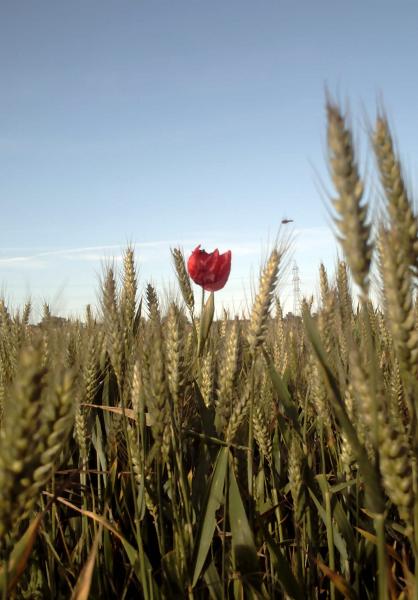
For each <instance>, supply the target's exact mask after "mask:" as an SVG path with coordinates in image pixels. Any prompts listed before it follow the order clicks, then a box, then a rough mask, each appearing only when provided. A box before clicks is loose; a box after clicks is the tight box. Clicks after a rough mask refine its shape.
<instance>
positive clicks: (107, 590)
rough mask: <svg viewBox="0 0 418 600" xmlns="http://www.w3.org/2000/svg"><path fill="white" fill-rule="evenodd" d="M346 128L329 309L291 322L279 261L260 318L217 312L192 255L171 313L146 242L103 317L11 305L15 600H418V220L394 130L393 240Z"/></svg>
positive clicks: (3, 428) (179, 260)
mask: <svg viewBox="0 0 418 600" xmlns="http://www.w3.org/2000/svg"><path fill="white" fill-rule="evenodd" d="M327 114H328V144H329V161H330V172H331V176H332V179H333V183H334V187H335V198H334V199H333V201H332V202H333V206H334V209H335V220H336V225H337V227H338V233H339V236H340V239H341V244H342V249H343V251H344V256H345V259H344V261H342V260H341V261H340V262H339V263H338V265H337V269H336V274H335V278H334V279H333V280H331V279H329V277H328V274H327V272H326V270H325V268H324V267H323V266H322V265H321V266H320V270H319V281H320V291H321V301H320V304H319V307H318V310H317V311H316V312H315V313H314V314H313V313H312V302H311V300H309V299H307V300H304V301H303V303H302V307H301V315H302V316H301V317H299V316H294V315H288V316H287V317H284V316H283V314H282V308H281V304H280V299H279V297H278V296H277V292H276V283H277V277H278V275H279V273H280V269H281V267H282V264H283V260H284V253H285V248H284V247H283V246H280V245H279V246H278V247H276V248H273V250H272V252H271V254H270V257H269V259H268V260H267V262H266V264H265V265H264V268H263V270H262V273H261V275H260V283H259V289H258V294H257V296H256V298H255V300H254V304H253V307H252V310H251V314H250V315H248V319H241V320H239V319H233V318H230V316H229V315H228V314H225V317H224V319H223V320H221V321H214V320H213V315H214V302H215V300H216V293H215V294H214V293H211V294H210V295H208V296H207V299H206V302H205V304H204V307H203V309H202V311H200V310H199V309H198V308H196V305H199V306H200V295H199V297H197V298H196V301H195V296H194V292H193V288H192V286H191V282H190V279H189V275H188V273H187V270H186V266H185V261H184V257H183V255H182V252H181V251H180V250H179V249H174V250H173V252H172V254H173V256H172V258H173V262H174V265H175V268H176V272H177V276H178V282H179V289H180V292H181V302H178V301H173V302H172V303H171V304H170V305H169V306H168V307H167V309H166V310H164V311H163V310H162V308H161V306H160V303H159V299H158V295H157V292H156V290H155V289H154V288H153V287H152V286H151V285H148V286H147V288H146V293H145V294H144V298H143V299H139V298H138V288H137V286H138V282H137V275H136V269H135V261H134V253H133V250H132V249H131V248H128V249H127V250H126V252H125V260H124V268H123V273H122V274H121V281H120V285H118V275H117V274H116V273H115V272H114V271H113V269H112V268H108V269H107V271H106V273H105V275H104V277H103V283H102V291H101V307H100V315H99V317H97V318H95V317H94V316H93V313H92V311H91V310H90V308H89V307H88V308H87V311H86V316H85V319H84V320H83V321H63V320H59V319H56V318H55V317H53V316H52V315H51V314H50V312H49V309H48V307H47V306H45V310H44V317H43V319H42V322H41V324H40V325H38V326H33V325H31V324H30V304H28V305H27V306H26V307H25V308H24V309H23V310H22V311H20V312H18V313H16V314H11V313H10V312H9V311H8V309H7V307H6V305H5V304H4V302H1V303H0V432H1V433H0V435H1V437H0V559H1V561H2V562H1V568H0V590H1V593H2V598H3V599H5V598H13V597H16V598H24V599H29V598H34V599H35V598H39V599H44V598H52V599H60V598H74V599H78V600H81V599H85V598H87V597H90V598H127V599H129V598H145V599H147V600H148V599H151V598H153V599H158V598H179V599H181V598H189V599H192V598H196V599H200V598H202V599H205V598H213V599H226V598H254V599H255V598H266V599H268V598H295V599H297V600H303V599H306V598H332V599H334V598H341V597H345V598H360V599H363V598H365V599H367V598H370V599H373V598H378V599H379V600H382V599H386V598H418V585H417V584H416V564H418V562H417V559H418V474H417V456H418V453H417V448H418V426H417V425H418V421H417V403H418V379H417V376H418V318H417V317H418V305H417V303H416V301H415V285H416V276H417V273H418V227H417V219H416V215H415V213H414V210H413V205H412V202H411V201H410V199H409V197H408V191H407V188H406V186H405V184H404V179H403V175H402V170H401V166H400V164H399V162H398V159H397V156H396V154H395V151H394V148H393V144H392V139H391V134H390V130H389V127H388V124H387V121H386V119H385V117H384V116H382V115H380V116H378V118H377V122H376V127H375V130H374V132H373V135H372V145H373V150H374V153H375V155H376V162H377V168H378V172H379V175H380V179H381V184H382V191H383V195H384V198H385V206H384V212H383V213H382V219H381V223H380V224H379V225H378V226H376V228H373V230H372V228H371V226H370V224H369V222H368V216H367V206H366V205H365V204H364V202H363V183H362V180H361V177H360V175H359V172H358V168H357V164H356V161H355V156H354V153H355V151H354V148H353V144H352V136H351V132H350V130H349V128H348V126H347V124H346V120H345V118H344V116H343V115H342V114H341V113H340V111H339V109H338V107H337V106H335V105H333V104H331V103H330V104H329V105H328V106H327ZM375 256H376V260H375ZM375 263H376V264H377V266H378V274H376V275H375V273H374V272H375V270H376V269H375V267H374V265H375ZM372 274H373V277H372ZM371 279H373V280H374V279H375V280H376V286H375V287H376V291H377V294H378V297H379V302H378V303H374V304H373V303H372V301H371V299H370V280H371ZM351 281H353V282H354V283H355V284H356V289H358V290H359V296H358V298H357V297H354V296H353V294H352V292H351Z"/></svg>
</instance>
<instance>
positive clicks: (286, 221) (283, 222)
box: [282, 219, 293, 225]
mask: <svg viewBox="0 0 418 600" xmlns="http://www.w3.org/2000/svg"><path fill="white" fill-rule="evenodd" d="M288 223H293V219H282V225H287V224H288Z"/></svg>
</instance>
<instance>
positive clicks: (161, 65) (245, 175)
mask: <svg viewBox="0 0 418 600" xmlns="http://www.w3.org/2000/svg"><path fill="white" fill-rule="evenodd" d="M417 30H418V5H417V4H416V3H414V2H412V1H411V2H407V1H402V0H400V1H399V2H394V1H391V2H385V1H384V0H369V1H367V2H360V1H359V0H358V1H353V2H350V3H347V2H336V1H335V0H333V1H321V0H318V2H310V1H305V2H298V1H294V2H290V0H287V1H286V2H285V1H279V0H275V1H273V0H271V1H264V0H260V1H258V2H255V1H254V0H252V1H249V0H229V1H227V0H222V1H220V0H212V1H211V2H203V1H198V0H188V1H186V0H175V1H173V0H170V1H162V0H161V1H160V0H153V1H151V0H148V1H146V0H143V1H140V0H136V1H133V0H132V1H129V2H128V1H123V0H119V1H118V2H116V1H112V2H110V1H100V2H99V1H96V0H89V1H88V2H86V1H85V0H82V1H79V0H72V1H71V2H61V1H58V2H57V1H56V0H54V1H48V2H47V1H42V0H38V1H37V2H29V1H21V2H16V1H14V0H10V1H8V0H2V2H1V4H0V73H1V85H0V203H1V208H2V211H1V215H2V219H1V221H0V290H1V291H2V292H3V294H4V295H5V296H6V298H7V299H8V300H9V301H10V302H11V303H13V304H14V305H19V304H21V303H22V302H23V301H24V300H25V298H26V297H27V296H29V295H30V296H32V298H33V301H34V303H35V305H36V304H38V305H40V303H41V302H42V301H43V300H46V301H48V302H50V303H51V305H52V309H53V310H54V311H55V312H57V313H59V314H68V313H71V314H76V313H81V312H82V311H83V307H84V305H85V304H86V303H87V302H92V303H94V304H96V303H97V291H98V281H99V277H100V273H101V271H102V266H103V263H104V261H105V260H106V259H108V258H109V257H114V258H115V260H116V262H118V261H120V256H121V253H122V250H123V247H124V246H125V245H126V244H127V243H128V242H131V243H133V244H135V245H136V248H137V257H138V263H139V272H140V282H141V285H142V286H145V285H146V283H147V282H148V281H153V282H154V283H155V284H156V285H157V286H158V288H159V289H160V290H161V292H162V293H163V294H164V293H166V291H167V290H168V289H170V288H171V287H172V282H173V270H172V266H171V262H170V253H169V249H170V246H173V245H177V244H179V245H182V246H183V248H184V250H185V252H186V254H187V253H189V252H190V251H191V250H192V249H193V248H194V247H195V246H196V245H197V244H199V243H201V244H202V246H203V247H205V248H206V249H207V250H212V249H213V248H215V247H219V250H220V251H221V252H222V251H225V250H227V249H228V248H231V249H232V251H233V268H232V273H231V279H230V281H229V283H228V285H227V286H226V288H225V289H224V290H223V291H221V292H219V293H218V295H217V298H218V303H220V304H221V303H225V304H226V305H228V306H233V307H234V309H235V310H240V309H241V308H242V307H244V306H245V305H246V303H248V302H250V299H251V293H252V289H253V286H254V282H255V280H256V278H257V275H258V271H259V267H260V265H261V263H262V261H263V259H264V258H265V257H266V253H267V251H268V248H269V244H270V243H271V242H272V241H273V240H274V238H275V236H276V233H277V230H278V226H279V223H280V220H281V219H282V218H283V217H284V216H288V217H292V218H293V219H295V224H294V229H293V231H294V233H295V243H294V257H295V258H296V260H297V263H298V265H299V269H300V277H301V281H302V290H303V291H304V292H305V293H308V292H315V290H316V281H317V270H318V266H319V261H320V260H323V261H324V262H325V263H326V265H327V267H328V268H329V270H330V271H332V269H333V265H334V261H335V255H336V246H335V244H334V241H333V240H334V238H333V234H332V232H331V228H330V218H329V215H328V213H327V206H328V203H327V201H326V199H325V197H324V194H323V192H322V191H321V189H320V183H319V182H322V183H323V184H325V185H326V186H328V188H330V184H329V178H328V174H327V169H326V161H325V111H324V89H325V86H328V88H329V90H330V91H331V93H332V94H334V95H335V96H336V97H337V98H339V99H340V100H341V101H342V102H343V103H344V102H345V101H346V100H347V99H348V100H349V105H350V109H351V113H352V121H353V125H354V128H355V131H356V137H357V138H358V140H359V142H360V149H361V153H360V163H361V165H362V167H363V166H367V167H368V171H370V170H371V169H370V167H371V164H370V163H371V161H370V160H368V161H366V154H367V139H366V134H365V129H366V128H365V122H366V119H365V115H366V113H367V115H368V116H369V118H370V119H371V120H373V119H374V116H375V113H376V104H377V100H378V99H379V97H383V99H384V104H385V107H386V109H387V112H388V114H389V116H390V118H391V121H392V123H393V126H394V128H395V131H396V138H397V140H398V141H399V146H400V149H401V154H402V157H403V158H404V160H405V165H406V167H407V174H408V176H409V178H410V180H411V183H412V184H414V183H415V181H414V173H415V172H416V167H417V159H418V150H417V145H416V139H417V135H418V122H417V121H418V110H417V106H418V86H417V80H416V75H415V72H416V62H417V58H418V36H417V35H416V31H417ZM368 180H369V181H370V185H369V190H371V193H370V195H371V196H372V197H375V196H376V191H375V189H374V187H373V180H372V177H371V176H370V177H369V178H368ZM282 297H283V300H284V301H287V302H288V308H291V307H292V306H291V304H292V297H291V272H290V271H289V272H288V274H287V275H286V277H284V278H283V286H282Z"/></svg>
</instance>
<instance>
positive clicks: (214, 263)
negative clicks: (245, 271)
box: [187, 244, 231, 292]
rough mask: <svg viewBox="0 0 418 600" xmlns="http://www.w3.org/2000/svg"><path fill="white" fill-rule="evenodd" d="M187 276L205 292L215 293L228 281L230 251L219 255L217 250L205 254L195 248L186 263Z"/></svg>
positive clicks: (198, 247) (198, 248)
mask: <svg viewBox="0 0 418 600" xmlns="http://www.w3.org/2000/svg"><path fill="white" fill-rule="evenodd" d="M187 268H188V270H189V275H190V277H191V278H192V279H193V281H194V282H195V283H197V285H201V286H202V288H203V289H204V290H206V291H207V292H217V291H218V290H220V289H222V288H223V287H224V285H225V283H226V282H227V281H228V277H229V273H230V272H231V250H228V252H225V253H224V254H219V251H218V249H216V250H214V251H213V252H210V253H207V252H205V251H204V250H200V244H199V246H197V248H195V249H194V250H193V252H192V254H191V256H190V257H189V260H188V261H187Z"/></svg>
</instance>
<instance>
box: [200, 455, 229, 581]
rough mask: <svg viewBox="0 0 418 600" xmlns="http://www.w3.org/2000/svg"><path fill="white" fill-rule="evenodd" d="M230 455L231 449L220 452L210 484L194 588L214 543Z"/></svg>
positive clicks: (203, 515) (204, 511)
mask: <svg viewBox="0 0 418 600" xmlns="http://www.w3.org/2000/svg"><path fill="white" fill-rule="evenodd" d="M228 454H229V449H228V448H227V447H223V448H221V449H220V450H219V452H218V456H217V458H216V463H215V468H214V470H213V474H212V478H211V481H210V483H209V487H208V493H207V497H206V503H205V508H204V510H203V512H202V518H201V521H200V527H199V534H198V536H197V539H196V545H195V556H196V558H195V561H194V569H193V581H192V586H193V587H194V586H195V585H196V583H197V581H198V579H199V577H200V574H201V572H202V569H203V565H204V564H205V560H206V557H207V554H208V552H209V548H210V545H211V543H212V539H213V534H214V531H215V527H216V511H217V510H218V508H219V507H220V505H221V503H222V501H223V492H224V486H225V477H226V471H227V467H228Z"/></svg>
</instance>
